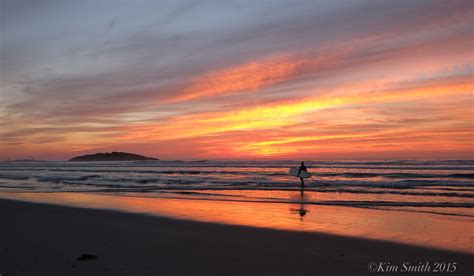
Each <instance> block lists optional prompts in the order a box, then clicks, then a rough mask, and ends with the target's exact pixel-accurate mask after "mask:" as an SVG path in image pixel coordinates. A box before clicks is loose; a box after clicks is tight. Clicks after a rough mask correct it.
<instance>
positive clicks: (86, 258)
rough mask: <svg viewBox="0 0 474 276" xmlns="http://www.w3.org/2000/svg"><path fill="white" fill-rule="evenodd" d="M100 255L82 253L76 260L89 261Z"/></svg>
mask: <svg viewBox="0 0 474 276" xmlns="http://www.w3.org/2000/svg"><path fill="white" fill-rule="evenodd" d="M98 258H99V257H97V256H96V255H93V254H81V256H79V257H78V258H77V259H76V261H89V260H97V259H98Z"/></svg>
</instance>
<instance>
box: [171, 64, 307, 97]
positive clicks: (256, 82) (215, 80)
mask: <svg viewBox="0 0 474 276" xmlns="http://www.w3.org/2000/svg"><path fill="white" fill-rule="evenodd" d="M302 64H303V61H298V60H294V59H290V58H287V57H285V58H273V59H266V60H260V61H253V62H249V63H246V64H242V65H239V66H235V67H231V68H225V69H221V70H218V71H215V72H212V73H209V74H207V75H203V76H200V77H197V78H195V79H194V80H192V82H191V85H189V86H188V87H187V88H185V89H184V90H183V91H179V92H178V95H177V96H176V97H173V98H171V99H167V100H166V102H181V101H188V100H192V99H196V98H202V97H209V96H214V95H219V94H230V93H236V92H242V91H249V90H256V89H258V88H261V87H263V86H266V85H270V84H274V83H278V82H280V81H282V80H284V79H286V78H288V77H289V76H291V75H292V74H294V73H295V71H296V70H297V69H298V68H299V67H300V66H301V65H302Z"/></svg>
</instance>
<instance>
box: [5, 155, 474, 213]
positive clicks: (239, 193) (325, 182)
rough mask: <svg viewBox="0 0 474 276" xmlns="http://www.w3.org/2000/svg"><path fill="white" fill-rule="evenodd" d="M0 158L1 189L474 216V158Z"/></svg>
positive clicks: (7, 190)
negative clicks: (299, 169)
mask: <svg viewBox="0 0 474 276" xmlns="http://www.w3.org/2000/svg"><path fill="white" fill-rule="evenodd" d="M305 164H306V166H307V167H308V171H309V172H310V173H312V174H313V177H312V178H310V179H306V187H305V191H304V196H301V194H300V193H299V191H300V181H299V179H298V178H295V177H292V176H290V175H289V174H288V169H289V168H290V167H292V166H298V165H299V162H298V161H210V160H200V161H131V162H49V161H21V162H19V161H17V162H0V192H15V193H21V192H29V193H32V192H47V193H54V192H80V193H106V194H114V195H124V194H125V195H130V196H138V197H156V198H160V197H162V198H163V197H166V198H178V199H204V200H217V201H233V202H262V203H304V204H308V205H337V206H352V207H362V208H375V209H396V210H406V211H410V212H430V213H435V214H440V215H446V216H468V217H474V212H473V211H472V210H473V209H472V208H473V207H474V160H378V161H374V160H371V161H366V160H365V161H360V160H355V161H354V160H336V161H335V160H324V161H323V160H316V161H306V162H305Z"/></svg>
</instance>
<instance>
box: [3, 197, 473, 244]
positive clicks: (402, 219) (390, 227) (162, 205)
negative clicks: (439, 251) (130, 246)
mask: <svg viewBox="0 0 474 276" xmlns="http://www.w3.org/2000/svg"><path fill="white" fill-rule="evenodd" d="M304 196H307V195H303V196H302V195H301V194H300V193H299V192H297V191H296V192H295V193H294V199H295V203H294V204H288V203H259V202H228V201H212V200H189V199H170V198H144V197H130V196H128V197H127V196H111V195H100V194H80V193H0V198H10V199H17V200H27V201H32V202H43V203H52V204H60V205H69V206H75V207H85V208H99V209H111V210H118V211H123V212H132V213H141V214H149V215H156V216H164V217H170V218H178V219H187V220H195V221H202V222H214V223H224V224H233V225H243V226H251V227H264V228H273V229H282V230H292V231H310V232H323V233H329V234H337V235H344V236H353V237H361V238H370V239H379V240H388V241H394V242H400V243H407V244H414V245H421V246H428V247H435V248H443V249H450V250H455V251H463V252H470V253H474V249H473V248H472V246H471V245H472V243H473V242H474V233H472V231H466V230H467V229H472V224H473V219H472V218H471V217H452V216H442V215H433V214H430V213H417V212H404V211H387V210H376V209H365V208H353V207H352V208H351V207H340V206H321V205H308V204H304V203H298V202H299V199H301V200H303V199H304V198H303V197H304ZM313 200H314V199H313Z"/></svg>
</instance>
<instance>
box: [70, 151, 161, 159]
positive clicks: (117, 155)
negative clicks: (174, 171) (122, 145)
mask: <svg viewBox="0 0 474 276" xmlns="http://www.w3.org/2000/svg"><path fill="white" fill-rule="evenodd" d="M146 160H159V159H157V158H153V157H147V156H143V155H139V154H134V153H128V152H118V151H113V152H103V153H102V152H100V153H95V154H86V155H81V156H76V157H73V158H71V159H69V161H146Z"/></svg>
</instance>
